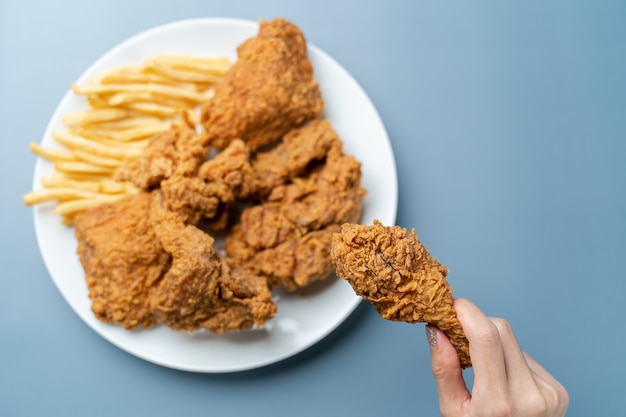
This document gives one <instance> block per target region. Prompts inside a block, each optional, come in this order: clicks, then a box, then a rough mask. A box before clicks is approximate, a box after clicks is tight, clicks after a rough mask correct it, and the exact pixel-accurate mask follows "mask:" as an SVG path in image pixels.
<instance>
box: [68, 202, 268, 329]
mask: <svg viewBox="0 0 626 417" xmlns="http://www.w3.org/2000/svg"><path fill="white" fill-rule="evenodd" d="M75 225H76V237H77V239H78V254H79V258H80V261H81V264H82V265H83V268H84V270H85V273H86V278H87V286H88V289H89V296H90V298H91V300H92V310H93V312H94V314H95V315H96V317H97V318H98V319H99V320H101V321H103V322H106V323H114V324H118V325H121V326H123V327H124V328H125V329H128V330H130V329H134V328H137V327H144V328H149V327H152V326H154V325H155V324H157V323H164V324H166V325H167V326H169V327H171V328H172V329H174V330H183V331H194V330H198V329H206V330H209V331H211V332H214V333H222V332H225V331H233V330H241V329H248V328H250V327H252V326H254V325H256V326H261V325H263V324H264V323H265V322H266V321H267V320H269V319H271V318H272V317H274V315H275V314H276V305H275V303H274V301H273V300H272V296H271V292H270V290H269V287H268V284H267V281H266V279H265V278H264V277H262V276H258V275H255V274H254V273H253V271H250V270H247V269H245V268H241V267H238V266H236V265H234V266H233V265H231V264H230V263H229V262H228V260H226V259H224V257H223V256H222V255H220V254H218V253H217V252H216V250H215V248H214V246H213V244H214V239H213V238H212V237H211V236H210V235H209V234H207V233H206V232H204V231H202V230H200V229H199V228H197V227H196V226H194V225H190V224H185V222H184V217H183V216H181V214H180V213H177V212H174V211H169V210H167V209H166V208H165V207H164V202H163V199H162V196H161V192H160V191H159V190H156V191H153V192H151V193H141V194H138V195H135V196H131V197H126V198H124V199H121V200H119V201H117V202H114V203H111V204H105V205H101V206H98V207H96V208H93V209H90V210H87V211H84V212H82V213H80V214H79V215H78V216H77V217H76V223H75Z"/></svg>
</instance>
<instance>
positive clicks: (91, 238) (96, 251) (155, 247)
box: [74, 193, 171, 330]
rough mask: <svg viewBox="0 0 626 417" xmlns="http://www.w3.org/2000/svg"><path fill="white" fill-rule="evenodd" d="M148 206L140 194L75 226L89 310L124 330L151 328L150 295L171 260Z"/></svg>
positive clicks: (147, 199)
mask: <svg viewBox="0 0 626 417" xmlns="http://www.w3.org/2000/svg"><path fill="white" fill-rule="evenodd" d="M150 202H151V195H150V194H149V193H141V194H138V195H135V196H130V197H126V198H124V199H122V200H119V201H117V202H115V203H110V204H103V205H100V206H98V207H95V208H92V209H89V210H87V211H84V212H82V213H79V214H78V215H77V216H76V219H75V222H74V225H75V235H76V239H77V240H78V250H77V251H78V256H79V259H80V262H81V264H82V266H83V269H84V271H85V276H86V282H87V288H88V289H89V298H90V299H91V301H92V305H91V309H92V310H93V312H94V314H95V316H96V317H97V318H98V320H100V321H102V322H105V323H115V324H118V325H120V326H122V327H124V328H125V329H127V330H130V329H134V328H136V327H145V328H149V327H152V326H154V325H155V324H156V322H157V320H156V317H155V316H154V313H153V310H152V307H151V306H150V294H151V291H152V289H153V287H154V286H155V285H156V284H157V283H158V282H159V280H160V279H161V277H162V276H163V274H164V273H165V272H166V271H167V270H168V269H169V267H170V262H171V259H170V255H169V253H167V252H166V251H165V250H164V249H163V246H162V245H161V242H160V241H159V239H158V238H157V236H156V233H155V231H154V229H153V228H152V224H151V222H150V218H149V214H150V204H151V203H150Z"/></svg>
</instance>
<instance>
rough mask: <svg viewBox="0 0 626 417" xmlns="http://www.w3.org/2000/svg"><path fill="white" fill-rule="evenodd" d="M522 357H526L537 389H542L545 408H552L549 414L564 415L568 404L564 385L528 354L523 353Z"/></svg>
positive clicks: (567, 395) (559, 416)
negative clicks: (537, 386)
mask: <svg viewBox="0 0 626 417" xmlns="http://www.w3.org/2000/svg"><path fill="white" fill-rule="evenodd" d="M524 357H525V358H526V361H527V363H528V367H529V368H530V370H531V372H532V373H533V375H534V376H535V380H536V381H537V384H538V385H539V389H540V390H541V391H542V395H543V398H544V399H545V402H546V408H547V409H548V410H554V412H553V413H552V414H550V416H555V417H562V416H564V415H565V412H566V411H567V408H568V406H569V394H568V393H567V390H566V389H565V387H563V385H561V383H560V382H559V381H557V380H556V378H554V377H553V376H552V375H551V374H550V373H549V372H548V371H546V370H545V368H544V367H543V366H541V365H540V364H539V363H538V362H537V361H535V360H534V359H533V358H532V357H531V356H530V355H529V354H527V353H524Z"/></svg>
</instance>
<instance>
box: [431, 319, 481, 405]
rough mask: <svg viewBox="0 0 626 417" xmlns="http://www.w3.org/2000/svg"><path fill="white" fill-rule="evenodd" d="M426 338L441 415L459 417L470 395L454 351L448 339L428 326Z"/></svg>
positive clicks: (437, 330) (436, 329)
mask: <svg viewBox="0 0 626 417" xmlns="http://www.w3.org/2000/svg"><path fill="white" fill-rule="evenodd" d="M426 337H427V339H428V344H429V345H430V356H431V366H432V371H433V376H434V377H435V384H436V385H437V392H438V393H439V408H440V410H441V415H442V416H444V417H453V416H461V415H463V409H464V405H465V404H466V403H467V402H468V401H469V400H470V399H471V395H470V393H469V391H468V390H467V387H466V386H465V380H464V379H463V371H462V369H461V363H460V361H459V357H458V355H457V353H456V350H455V349H454V346H452V344H451V343H450V340H448V337H447V336H446V335H445V334H444V333H443V332H442V331H441V330H439V329H438V328H436V327H434V326H431V325H430V324H427V325H426Z"/></svg>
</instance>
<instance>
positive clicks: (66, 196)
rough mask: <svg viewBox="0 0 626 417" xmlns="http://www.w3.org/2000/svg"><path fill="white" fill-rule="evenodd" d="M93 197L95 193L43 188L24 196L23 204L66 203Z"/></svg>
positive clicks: (72, 189) (71, 189)
mask: <svg viewBox="0 0 626 417" xmlns="http://www.w3.org/2000/svg"><path fill="white" fill-rule="evenodd" d="M94 196H96V194H95V193H92V192H89V191H85V190H77V189H74V188H44V189H41V190H37V191H31V192H30V193H27V194H25V195H24V204H26V205H27V206H32V205H34V204H40V203H43V202H46V201H53V200H56V201H68V200H76V199H80V198H92V197H94Z"/></svg>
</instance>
